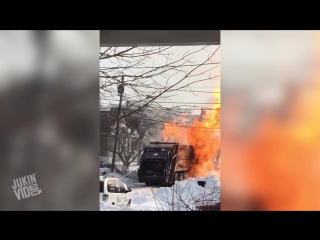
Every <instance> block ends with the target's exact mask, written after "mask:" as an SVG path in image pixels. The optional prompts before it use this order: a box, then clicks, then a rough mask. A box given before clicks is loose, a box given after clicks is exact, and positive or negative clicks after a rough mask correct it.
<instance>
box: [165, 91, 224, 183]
mask: <svg viewBox="0 0 320 240" xmlns="http://www.w3.org/2000/svg"><path fill="white" fill-rule="evenodd" d="M212 97H213V103H212V106H211V107H209V110H205V111H203V113H202V117H201V118H200V119H199V118H197V119H194V120H192V121H191V123H188V122H187V116H185V115H184V116H183V117H182V118H181V119H180V121H176V122H175V123H166V124H165V129H164V131H163V137H164V139H167V140H169V141H177V142H179V143H180V144H189V145H193V147H194V154H195V158H196V159H197V160H198V164H197V165H195V166H194V169H193V171H191V172H192V173H190V174H192V177H206V176H208V175H212V174H214V175H216V176H217V177H220V176H219V171H217V169H216V167H215V164H214V162H213V160H214V159H215V158H216V156H217V151H218V149H220V89H214V91H213V96H212Z"/></svg>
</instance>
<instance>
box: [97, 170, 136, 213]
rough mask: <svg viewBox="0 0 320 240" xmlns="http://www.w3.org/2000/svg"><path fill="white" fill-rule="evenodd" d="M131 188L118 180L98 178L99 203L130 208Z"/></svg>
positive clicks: (105, 177)
mask: <svg viewBox="0 0 320 240" xmlns="http://www.w3.org/2000/svg"><path fill="white" fill-rule="evenodd" d="M131 191H132V190H131V188H128V187H127V185H125V184H124V183H123V182H122V181H121V180H120V179H118V178H113V177H108V176H100V201H103V202H106V203H110V204H112V205H116V206H128V207H130V206H131V195H130V194H129V192H131Z"/></svg>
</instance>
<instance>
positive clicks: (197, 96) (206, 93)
mask: <svg viewBox="0 0 320 240" xmlns="http://www.w3.org/2000/svg"><path fill="white" fill-rule="evenodd" d="M204 47H205V46H174V47H172V48H170V49H169V51H170V53H171V54H172V55H170V61H177V60H179V59H180V58H181V57H182V56H183V55H184V54H186V53H191V52H194V51H197V50H201V49H202V48H204ZM218 47H219V46H208V47H207V48H206V50H201V51H198V52H196V53H193V54H192V55H190V56H192V61H193V62H196V63H201V62H204V61H206V60H207V58H208V56H210V55H211V54H212V53H213V52H214V51H216V50H217V48H218ZM104 49H105V48H101V51H103V50H104ZM122 49H125V48H122ZM169 51H167V52H166V53H169ZM210 60H211V62H212V61H214V62H217V63H218V64H215V65H207V66H201V67H200V68H199V69H197V70H195V71H194V72H193V74H195V75H197V76H193V77H190V78H188V79H185V80H184V81H182V82H181V83H179V84H178V85H177V86H175V88H179V87H181V86H184V85H186V84H190V83H192V82H194V81H198V80H200V79H206V78H209V76H218V75H220V49H218V50H217V52H216V53H215V55H214V56H213V57H211V59H210ZM165 61H166V59H165V58H164V57H163V56H155V57H153V58H152V59H150V60H148V62H146V64H145V66H147V67H148V66H157V65H160V64H164V63H165ZM115 66H117V62H114V63H111V62H110V61H109V60H102V61H100V68H104V67H115ZM213 67H215V69H213V70H210V69H211V68H213ZM193 68H194V66H187V67H184V68H183V69H184V70H186V71H187V72H189V71H191V70H192V69H193ZM209 70H210V71H209ZM171 73H172V74H173V73H175V72H173V71H172V72H169V74H168V76H170V75H171ZM200 73H203V74H200ZM183 77H184V74H183V73H181V74H176V75H174V76H173V77H171V78H170V80H169V81H168V84H169V85H172V84H174V83H176V82H177V81H179V80H181V79H182V78H183ZM154 80H155V81H157V82H158V83H159V84H161V85H164V84H165V82H166V81H167V79H166V78H163V77H161V76H160V77H155V78H154ZM125 81H128V80H125ZM189 87H190V89H191V90H192V91H202V92H191V91H190V90H189V89H188V88H183V89H181V90H182V91H177V92H170V93H166V94H165V96H166V97H168V96H170V98H168V99H167V100H164V99H160V98H159V99H158V100H157V101H156V102H159V104H161V106H162V107H168V108H171V107H175V106H178V105H179V106H181V107H183V108H188V109H193V108H194V107H193V106H197V107H196V108H197V109H200V107H211V106H210V104H208V103H212V99H211V97H212V92H213V90H214V89H215V88H218V89H219V88H220V77H216V78H214V79H210V80H206V81H200V82H196V83H193V84H191V85H190V86H189ZM140 90H141V91H143V92H148V89H146V88H140ZM125 93H126V94H128V95H130V96H131V97H133V96H135V93H134V92H133V91H132V90H130V89H129V88H126V89H125ZM112 99H113V100H114V101H110V99H108V100H107V101H106V100H104V99H102V98H101V99H100V101H101V104H102V105H105V104H108V103H110V102H111V103H113V104H118V101H119V97H118V96H117V97H113V98H112ZM134 99H136V98H134ZM143 100H144V99H139V102H143ZM191 103H192V104H191ZM199 112H200V111H196V112H194V113H197V114H199Z"/></svg>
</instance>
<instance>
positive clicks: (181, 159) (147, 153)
mask: <svg viewBox="0 0 320 240" xmlns="http://www.w3.org/2000/svg"><path fill="white" fill-rule="evenodd" d="M197 164H198V161H197V160H196V159H195V155H194V148H193V146H192V145H180V144H179V142H150V144H149V145H147V146H146V147H145V148H144V151H143V154H142V156H141V159H140V167H139V169H138V177H139V182H145V183H146V185H147V186H151V185H162V186H169V187H170V186H172V185H173V184H174V182H175V181H182V180H184V179H185V178H186V177H187V176H190V175H191V174H192V169H193V167H194V165H197Z"/></svg>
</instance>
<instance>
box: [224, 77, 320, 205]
mask: <svg viewBox="0 0 320 240" xmlns="http://www.w3.org/2000/svg"><path fill="white" fill-rule="evenodd" d="M307 80H308V81H307ZM304 85H305V86H306V87H305V88H303V89H302V88H299V89H298V88H297V89H296V90H295V91H294V92H293V94H292V98H291V99H290V101H289V104H290V105H288V106H286V109H283V112H282V113H285V115H284V116H282V117H279V116H277V114H273V113H271V112H270V113H267V112H265V113H264V115H263V116H262V115H261V117H262V120H261V121H260V122H259V126H258V128H257V131H256V132H254V135H252V136H251V137H250V139H246V140H245V141H243V142H242V143H241V144H240V143H239V142H238V143H237V140H233V139H235V136H234V135H232V134H230V136H229V134H226V135H224V136H225V138H228V147H229V151H227V152H224V153H223V154H224V158H225V159H228V160H227V161H226V163H227V165H228V166H224V167H223V168H224V169H226V170H225V173H226V174H224V175H223V178H224V179H223V180H222V183H223V185H224V186H225V188H224V186H223V188H224V189H227V188H228V187H229V186H230V184H232V183H235V184H236V186H237V187H235V188H234V189H237V188H238V189H239V188H243V191H244V192H243V195H246V196H247V197H248V198H250V199H252V201H253V202H255V203H256V204H258V206H257V207H258V208H259V209H260V210H319V209H320V194H319V193H320V192H319V185H320V178H319V176H320V165H319V159H320V148H319V143H320V110H319V109H320V94H319V93H320V75H318V76H316V77H315V79H314V80H313V81H310V79H306V81H305V83H304ZM231 136H233V137H231ZM232 138H233V139H232ZM224 141H225V139H224ZM231 148H232V150H231ZM232 159H236V161H235V160H232ZM228 179H233V180H232V181H231V182H228ZM233 191H236V190H233ZM225 199H226V201H225V200H222V202H223V203H225V202H227V200H228V199H227V198H225ZM246 199H247V198H246ZM228 201H229V200H228ZM236 201H239V198H237V200H236ZM248 203H249V201H248ZM232 204H233V203H230V204H229V205H228V204H227V203H226V204H224V205H223V206H225V207H224V208H225V210H229V209H231V208H233V207H232V206H233V205H232ZM250 204H251V203H250ZM227 205H228V206H227ZM236 206H238V205H236ZM248 206H249V205H248ZM246 207H247V206H245V207H244V208H246ZM236 208H237V207H236ZM240 208H241V210H246V209H242V207H240ZM233 210H237V209H233Z"/></svg>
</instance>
